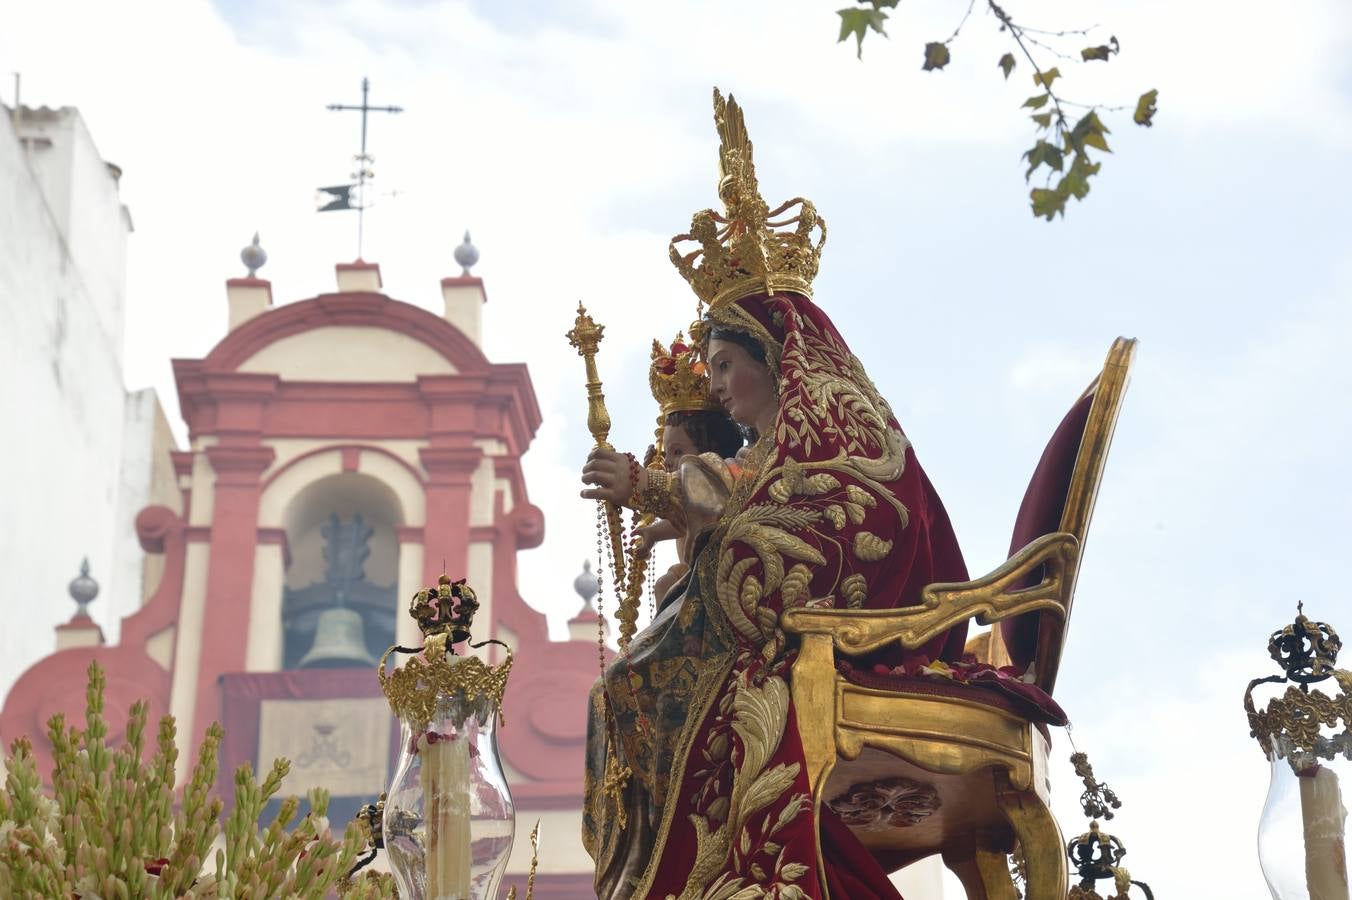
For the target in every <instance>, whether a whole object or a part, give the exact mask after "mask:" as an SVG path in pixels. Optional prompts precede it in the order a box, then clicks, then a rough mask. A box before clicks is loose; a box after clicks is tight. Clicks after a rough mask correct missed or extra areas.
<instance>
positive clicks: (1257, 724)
mask: <svg viewBox="0 0 1352 900" xmlns="http://www.w3.org/2000/svg"><path fill="white" fill-rule="evenodd" d="M1302 606H1303V604H1298V605H1297V614H1296V619H1295V622H1293V623H1292V624H1290V625H1287V626H1286V627H1285V628H1282V629H1280V630H1278V631H1275V632H1273V634H1272V637H1271V639H1270V640H1269V641H1268V653H1269V655H1271V657H1272V658H1273V660H1274V661H1276V662H1277V664H1278V665H1280V666H1281V667H1282V670H1283V672H1282V674H1281V675H1269V676H1267V677H1265V678H1255V679H1254V680H1253V681H1250V682H1249V686H1248V688H1247V689H1246V690H1245V691H1244V711H1245V712H1246V713H1247V714H1248V717H1249V734H1250V736H1251V737H1253V738H1255V739H1256V740H1257V741H1258V745H1259V746H1260V747H1262V748H1263V753H1264V754H1265V755H1267V756H1268V757H1272V756H1274V754H1275V756H1276V757H1277V758H1280V759H1285V760H1287V761H1288V762H1289V763H1290V765H1291V768H1292V769H1293V770H1294V771H1296V772H1300V771H1302V770H1304V769H1306V768H1309V767H1310V766H1311V765H1313V764H1314V763H1316V762H1317V761H1318V760H1320V759H1329V760H1331V759H1333V758H1334V757H1335V756H1338V755H1347V756H1349V757H1352V672H1348V671H1347V670H1345V669H1336V668H1334V665H1335V664H1336V663H1337V661H1338V651H1339V650H1340V649H1342V640H1341V639H1340V638H1339V637H1338V632H1336V631H1334V630H1333V628H1332V627H1331V626H1329V625H1327V624H1325V623H1323V622H1312V621H1310V620H1309V619H1308V618H1306V617H1305V614H1304V612H1303V611H1302V609H1301V607H1302ZM1329 678H1332V679H1333V680H1334V683H1335V684H1337V685H1338V689H1339V691H1338V693H1337V694H1335V695H1334V696H1332V697H1330V696H1329V695H1327V694H1325V693H1324V692H1323V691H1320V690H1319V689H1318V688H1315V689H1313V690H1312V689H1311V688H1310V685H1311V684H1316V683H1318V682H1321V681H1325V680H1327V679H1329ZM1272 683H1277V684H1283V683H1284V684H1287V688H1286V692H1285V693H1283V694H1282V695H1281V696H1280V697H1274V698H1272V699H1271V700H1269V701H1268V704H1267V706H1266V707H1264V709H1263V710H1262V711H1261V712H1260V711H1259V710H1258V709H1257V707H1256V706H1255V704H1254V700H1253V689H1254V688H1256V687H1258V685H1260V684H1272ZM1340 722H1341V723H1342V725H1343V731H1342V732H1340V733H1338V734H1336V735H1333V736H1332V737H1325V736H1324V735H1323V734H1321V733H1320V732H1321V730H1322V729H1323V728H1324V727H1328V728H1336V727H1337V726H1338V724H1339V723H1340Z"/></svg>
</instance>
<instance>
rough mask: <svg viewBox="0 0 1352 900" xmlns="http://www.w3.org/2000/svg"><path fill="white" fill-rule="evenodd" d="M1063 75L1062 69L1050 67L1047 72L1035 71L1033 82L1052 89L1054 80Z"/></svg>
mask: <svg viewBox="0 0 1352 900" xmlns="http://www.w3.org/2000/svg"><path fill="white" fill-rule="evenodd" d="M1060 77H1061V70H1060V69H1056V68H1051V69H1048V70H1047V71H1045V72H1034V73H1033V84H1036V85H1038V86H1039V87H1044V88H1046V89H1047V90H1049V91H1050V90H1051V89H1052V82H1053V81H1055V80H1056V79H1058V78H1060Z"/></svg>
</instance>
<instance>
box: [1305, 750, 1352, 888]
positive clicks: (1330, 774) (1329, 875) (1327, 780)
mask: <svg viewBox="0 0 1352 900" xmlns="http://www.w3.org/2000/svg"><path fill="white" fill-rule="evenodd" d="M1297 780H1299V781H1300V813H1301V819H1302V820H1303V822H1304V827H1305V883H1306V885H1307V887H1308V888H1309V891H1310V900H1349V898H1348V886H1347V846H1346V843H1345V842H1344V838H1343V823H1344V821H1345V820H1346V819H1347V810H1346V809H1345V808H1344V807H1343V798H1342V794H1341V793H1340V792H1339V790H1338V775H1337V773H1335V772H1334V771H1333V770H1332V769H1329V768H1326V767H1324V766H1316V767H1315V770H1314V771H1313V772H1312V773H1310V774H1308V775H1307V774H1302V775H1301V776H1300V777H1299V778H1298V779H1297Z"/></svg>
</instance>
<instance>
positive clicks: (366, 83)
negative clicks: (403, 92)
mask: <svg viewBox="0 0 1352 900" xmlns="http://www.w3.org/2000/svg"><path fill="white" fill-rule="evenodd" d="M370 93H371V81H370V79H369V78H363V79H362V80H361V106H346V105H344V104H342V103H330V104H329V109H330V110H333V111H334V112H348V111H356V112H360V113H361V153H360V154H358V155H357V171H355V172H353V173H352V177H353V178H355V179H357V185H356V187H357V203H356V207H357V258H358V259H361V247H362V226H363V222H362V217H363V215H364V214H365V212H366V206H367V203H366V198H365V188H366V182H367V181H368V180H370V179H371V178H374V177H375V176H374V174H373V173H372V171H371V162H372V159H371V157H370V156H368V155H367V153H366V114H367V113H373V112H385V113H400V112H403V111H404V108H403V107H402V106H372V105H371V104H370V103H369V102H367V101H368V98H369V96H370ZM331 208H334V209H350V208H351V206H335V207H331Z"/></svg>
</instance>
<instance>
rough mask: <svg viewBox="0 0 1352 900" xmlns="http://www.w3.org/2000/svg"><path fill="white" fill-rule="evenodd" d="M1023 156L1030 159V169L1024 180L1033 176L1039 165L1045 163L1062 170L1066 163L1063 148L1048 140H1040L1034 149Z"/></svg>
mask: <svg viewBox="0 0 1352 900" xmlns="http://www.w3.org/2000/svg"><path fill="white" fill-rule="evenodd" d="M1023 158H1024V159H1026V160H1028V171H1027V172H1026V173H1025V174H1024V176H1023V179H1024V181H1027V180H1028V179H1029V178H1032V177H1033V171H1034V170H1035V169H1036V168H1037V167H1038V166H1043V165H1045V166H1046V167H1047V168H1049V169H1054V170H1055V171H1057V172H1060V171H1061V167H1062V165H1063V164H1064V158H1063V154H1062V153H1061V148H1059V147H1057V146H1056V145H1055V144H1050V143H1048V142H1047V141H1038V142H1037V143H1036V144H1034V145H1033V149H1032V150H1029V151H1028V152H1027V153H1025V154H1024V155H1023Z"/></svg>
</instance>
